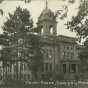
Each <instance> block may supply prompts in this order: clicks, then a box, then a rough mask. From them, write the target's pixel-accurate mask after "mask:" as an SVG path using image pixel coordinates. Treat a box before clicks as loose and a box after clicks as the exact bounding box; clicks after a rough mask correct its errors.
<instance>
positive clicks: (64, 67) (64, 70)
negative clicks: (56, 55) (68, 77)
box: [63, 64, 66, 73]
mask: <svg viewBox="0 0 88 88" xmlns="http://www.w3.org/2000/svg"><path fill="white" fill-rule="evenodd" d="M63 72H64V73H66V64H63Z"/></svg>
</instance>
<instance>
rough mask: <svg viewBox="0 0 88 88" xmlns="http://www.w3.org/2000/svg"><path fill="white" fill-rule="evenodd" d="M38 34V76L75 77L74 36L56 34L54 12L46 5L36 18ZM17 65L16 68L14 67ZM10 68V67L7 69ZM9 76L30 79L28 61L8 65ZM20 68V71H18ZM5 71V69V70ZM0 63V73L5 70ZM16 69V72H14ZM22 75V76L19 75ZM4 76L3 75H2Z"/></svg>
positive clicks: (76, 59) (75, 51)
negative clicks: (40, 63)
mask: <svg viewBox="0 0 88 88" xmlns="http://www.w3.org/2000/svg"><path fill="white" fill-rule="evenodd" d="M37 25H38V27H40V28H41V30H40V32H39V35H40V36H41V43H42V44H43V47H42V50H43V56H44V64H43V68H42V72H41V73H39V76H40V78H49V79H52V78H53V77H56V78H57V79H75V78H76V77H77V75H78V73H79V69H78V67H79V58H78V48H77V47H78V44H77V43H76V40H77V39H76V38H73V37H67V36H63V35H57V30H60V29H57V21H56V16H55V14H54V13H53V12H52V11H51V10H50V9H49V8H48V7H47V6H46V8H45V9H44V10H43V11H42V13H41V14H40V16H39V18H38V22H37ZM17 67H18V69H16V68H17ZM9 68H10V69H9ZM7 70H8V74H9V77H11V75H16V76H13V78H16V77H17V75H18V77H22V78H21V79H24V78H26V79H30V75H31V73H30V72H29V70H28V63H27V64H26V63H25V62H16V63H14V64H12V66H11V65H10V66H8V69H7ZM20 70H21V71H20ZM5 71H6V70H5ZM5 71H4V70H3V69H2V65H0V73H2V72H3V74H0V75H2V76H3V75H4V74H5V73H6V72H5ZM16 71H17V72H16ZM21 75H22V76H21ZM3 77H4V76H3Z"/></svg>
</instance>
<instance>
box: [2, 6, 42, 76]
mask: <svg viewBox="0 0 88 88" xmlns="http://www.w3.org/2000/svg"><path fill="white" fill-rule="evenodd" d="M2 28H3V31H4V32H3V34H2V35H1V36H0V40H1V41H2V42H1V45H3V46H4V48H3V49H2V57H1V60H2V61H3V62H4V63H5V64H6V63H7V62H9V64H10V65H11V63H12V64H13V63H14V62H18V61H21V62H23V61H24V62H26V63H27V66H28V68H29V70H31V71H32V73H33V75H35V74H37V72H38V71H39V69H40V67H41V64H42V61H43V60H42V53H41V51H40V50H41V45H40V37H39V36H38V35H35V34H34V33H33V32H32V29H33V21H32V19H31V17H30V13H29V11H28V10H27V9H22V8H20V7H17V8H16V11H15V12H14V14H10V13H9V17H8V18H7V21H6V22H5V23H4V25H3V27H2ZM5 64H3V65H4V66H5ZM6 67H7V66H6ZM16 70H17V75H18V74H19V73H18V68H17V69H16ZM6 73H7V71H6Z"/></svg>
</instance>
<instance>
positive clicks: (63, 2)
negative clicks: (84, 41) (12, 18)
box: [0, 0, 80, 37]
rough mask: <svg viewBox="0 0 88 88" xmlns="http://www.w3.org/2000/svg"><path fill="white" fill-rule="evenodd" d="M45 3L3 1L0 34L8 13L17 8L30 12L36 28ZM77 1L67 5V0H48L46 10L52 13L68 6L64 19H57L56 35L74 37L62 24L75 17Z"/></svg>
mask: <svg viewBox="0 0 88 88" xmlns="http://www.w3.org/2000/svg"><path fill="white" fill-rule="evenodd" d="M45 1H46V0H32V1H31V3H24V2H23V1H17V0H16V1H14V0H13V1H11V0H10V1H4V2H3V3H2V4H0V9H3V11H4V12H5V14H4V15H3V16H1V15H0V33H2V28H1V26H2V25H3V23H4V22H5V21H6V18H7V17H8V12H10V13H13V12H14V10H15V9H16V7H17V6H20V7H22V8H27V9H28V10H29V11H30V13H31V17H32V18H33V21H34V25H35V26H36V22H37V20H38V17H39V15H40V14H41V12H42V11H43V9H44V8H45ZM79 1H80V0H75V3H73V4H72V3H69V2H68V0H48V8H50V9H51V10H52V11H53V12H54V13H55V12H56V11H57V10H60V9H63V6H68V13H67V17H66V18H64V19H63V20H61V19H59V17H57V22H58V24H57V34H58V35H66V36H71V37H76V34H75V33H73V32H70V31H69V30H68V29H66V26H65V25H64V24H65V23H66V22H67V21H69V20H71V17H72V16H76V15H77V12H78V7H79Z"/></svg>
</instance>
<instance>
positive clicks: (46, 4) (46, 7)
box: [46, 0, 48, 9]
mask: <svg viewBox="0 0 88 88" xmlns="http://www.w3.org/2000/svg"><path fill="white" fill-rule="evenodd" d="M47 8H48V1H47V0H46V9H47Z"/></svg>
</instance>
